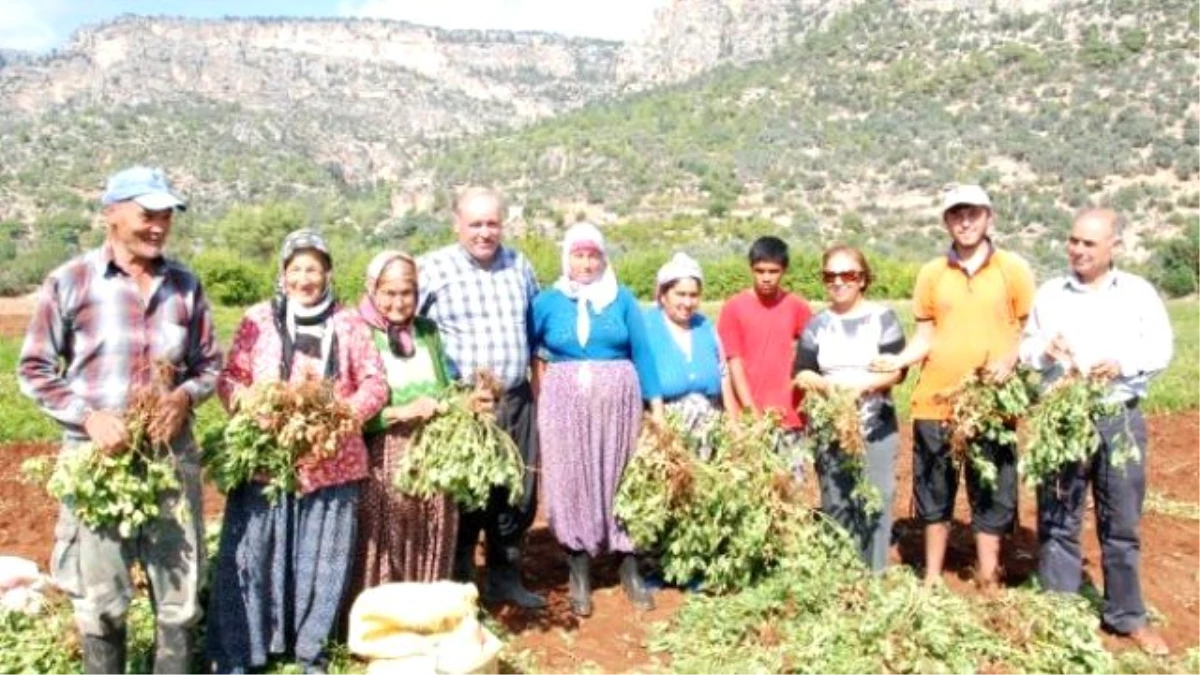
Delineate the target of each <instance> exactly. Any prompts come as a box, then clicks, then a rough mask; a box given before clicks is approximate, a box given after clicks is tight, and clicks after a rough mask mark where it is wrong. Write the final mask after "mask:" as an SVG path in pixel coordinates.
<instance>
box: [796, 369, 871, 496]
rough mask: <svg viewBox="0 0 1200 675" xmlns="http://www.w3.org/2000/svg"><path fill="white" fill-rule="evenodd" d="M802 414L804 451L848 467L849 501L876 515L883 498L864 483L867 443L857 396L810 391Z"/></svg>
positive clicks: (837, 390) (839, 390)
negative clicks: (851, 482) (850, 480)
mask: <svg viewBox="0 0 1200 675" xmlns="http://www.w3.org/2000/svg"><path fill="white" fill-rule="evenodd" d="M804 413H805V415H806V416H807V417H808V426H807V428H806V437H805V449H806V452H807V453H808V454H810V455H812V456H813V458H814V459H815V457H816V455H817V454H819V453H827V454H828V455H829V459H830V460H831V461H834V462H839V463H841V464H842V465H843V466H845V467H847V468H848V469H849V471H850V472H851V474H852V475H853V476H854V489H853V490H852V491H851V493H850V496H851V498H853V499H854V500H855V501H857V502H858V503H859V504H860V505H861V506H862V508H863V510H865V511H867V512H868V513H878V512H879V511H880V510H881V509H882V508H883V495H882V494H880V492H879V489H878V488H876V487H875V486H874V485H871V483H870V481H869V480H867V441H866V436H865V435H864V433H863V425H862V416H861V415H860V414H859V409H858V394H857V393H856V392H855V391H854V390H852V389H847V388H844V387H832V388H830V389H828V390H825V391H818V390H809V391H808V392H807V393H806V394H805V397H804Z"/></svg>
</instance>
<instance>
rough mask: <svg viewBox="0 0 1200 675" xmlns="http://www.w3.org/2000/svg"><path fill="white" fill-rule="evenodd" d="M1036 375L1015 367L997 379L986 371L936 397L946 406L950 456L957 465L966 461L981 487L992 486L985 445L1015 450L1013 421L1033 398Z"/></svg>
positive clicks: (991, 464)
mask: <svg viewBox="0 0 1200 675" xmlns="http://www.w3.org/2000/svg"><path fill="white" fill-rule="evenodd" d="M1037 383H1038V376H1037V374H1036V373H1035V372H1034V371H1033V370H1031V369H1028V368H1025V367H1024V366H1019V367H1017V368H1016V369H1015V370H1013V371H1012V372H1011V373H1010V374H1009V375H1008V376H1007V377H1005V378H1003V379H1000V380H997V379H996V378H995V377H993V376H992V374H991V373H990V372H989V371H988V370H987V369H986V368H982V367H980V368H977V369H975V370H974V371H972V372H971V373H970V374H968V375H967V376H966V377H965V378H963V381H962V382H961V383H960V384H959V386H958V387H957V388H956V389H954V391H952V392H950V393H948V394H944V395H941V396H939V397H938V398H939V399H940V400H943V401H947V402H949V403H950V406H951V408H950V419H949V420H948V422H947V426H948V427H949V432H950V453H951V455H952V456H953V457H954V460H955V462H956V463H957V464H958V465H960V466H961V465H962V464H963V463H964V462H970V463H971V466H972V467H973V468H974V469H975V471H976V472H978V474H979V479H980V482H981V483H983V485H985V486H989V487H990V486H995V484H996V477H997V471H998V469H997V467H996V463H995V460H994V459H993V458H991V457H989V456H988V452H987V448H988V446H989V445H994V446H1006V447H1008V448H1010V449H1011V450H1012V451H1013V452H1014V453H1015V452H1016V451H1017V419H1019V418H1020V417H1021V416H1022V415H1024V414H1026V413H1027V412H1028V410H1029V407H1030V406H1031V405H1032V404H1033V402H1034V400H1035V399H1036V396H1037Z"/></svg>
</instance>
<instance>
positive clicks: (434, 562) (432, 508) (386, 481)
mask: <svg viewBox="0 0 1200 675" xmlns="http://www.w3.org/2000/svg"><path fill="white" fill-rule="evenodd" d="M411 438H412V437H411V435H410V432H409V430H407V429H404V428H400V427H393V428H392V429H391V430H389V431H388V432H386V433H381V434H372V435H370V436H367V455H368V457H369V460H370V465H371V466H370V471H371V473H370V475H369V476H368V477H367V479H366V480H365V481H363V482H362V483H361V485H362V496H361V497H360V498H359V501H358V544H357V546H356V547H355V555H354V574H353V576H352V581H351V583H350V593H349V594H348V596H347V605H349V603H350V602H353V600H354V598H355V596H357V595H358V593H359V592H361V591H362V590H363V589H367V588H372V587H374V586H378V585H380V584H386V583H389V582H393V581H438V580H441V579H449V578H450V568H451V565H452V564H453V562H454V542H455V539H456V537H457V536H458V508H457V507H456V506H455V504H454V501H453V500H452V499H451V498H450V497H448V496H446V495H437V496H434V497H430V498H429V499H417V498H415V497H409V496H407V495H405V494H403V493H401V492H400V491H399V490H397V489H396V488H395V487H393V485H392V476H393V474H394V473H395V471H396V465H397V464H399V463H400V458H401V457H403V456H404V452H405V450H406V449H407V448H408V444H409V442H410V440H411Z"/></svg>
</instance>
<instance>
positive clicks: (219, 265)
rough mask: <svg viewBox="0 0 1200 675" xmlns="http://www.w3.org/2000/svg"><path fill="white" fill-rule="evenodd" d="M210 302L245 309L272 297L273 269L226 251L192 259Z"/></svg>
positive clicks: (218, 251) (205, 254)
mask: <svg viewBox="0 0 1200 675" xmlns="http://www.w3.org/2000/svg"><path fill="white" fill-rule="evenodd" d="M191 267H192V270H193V271H194V272H195V273H196V276H198V277H200V281H201V283H203V284H204V290H205V292H206V293H207V294H208V298H209V301H210V302H213V303H216V304H219V305H235V306H239V307H244V306H246V305H252V304H254V303H256V302H258V301H260V300H265V299H266V298H268V297H270V295H271V291H272V287H273V285H274V279H275V275H274V269H273V268H272V267H271V265H270V264H268V263H261V262H255V261H252V260H247V259H246V258H244V257H241V256H239V255H238V254H237V253H234V252H232V251H226V250H214V251H205V252H203V253H200V254H199V255H197V256H195V257H194V258H192V260H191Z"/></svg>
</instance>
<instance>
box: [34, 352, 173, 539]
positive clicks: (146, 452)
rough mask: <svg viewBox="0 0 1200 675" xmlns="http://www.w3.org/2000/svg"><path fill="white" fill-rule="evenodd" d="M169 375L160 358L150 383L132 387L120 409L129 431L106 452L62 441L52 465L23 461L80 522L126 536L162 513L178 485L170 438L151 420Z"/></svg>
mask: <svg viewBox="0 0 1200 675" xmlns="http://www.w3.org/2000/svg"><path fill="white" fill-rule="evenodd" d="M173 379H174V366H172V365H171V364H169V363H165V362H160V363H157V364H155V366H154V373H153V375H152V376H151V381H150V383H149V384H146V385H142V386H139V387H137V388H135V389H134V390H133V393H132V395H131V396H130V399H129V405H128V407H127V408H126V410H125V412H124V415H123V418H124V420H125V426H126V432H127V433H128V435H129V440H128V441H127V443H126V444H125V445H124V446H123V447H120V448H115V449H113V450H112V451H108V452H106V451H104V450H102V449H101V448H99V447H97V446H96V445H94V444H92V443H79V444H75V445H71V446H66V447H64V448H63V450H62V451H61V452H60V453H59V456H58V458H57V461H56V462H54V467H53V469H51V468H50V467H51V459H50V458H49V457H35V458H30V459H28V460H26V461H25V462H23V463H22V466H21V469H22V472H23V473H24V474H25V476H26V478H27V479H29V480H31V481H34V482H41V483H44V484H45V485H46V489H47V491H48V492H49V493H50V495H51V496H53V497H54V498H55V499H58V500H59V501H61V502H62V503H63V504H65V505H66V506H67V507H68V508H70V509H71V511H72V512H73V513H74V514H75V517H76V518H78V519H79V522H80V523H82V524H83V525H84V526H86V527H89V528H92V529H104V528H116V530H117V532H118V533H119V534H120V535H121V536H122V537H129V536H130V535H132V534H133V531H134V529H135V528H138V527H141V526H142V525H145V524H146V523H149V522H150V521H152V520H154V519H155V518H158V517H159V516H160V515H162V514H161V509H160V504H161V503H162V502H163V500H164V499H165V498H166V497H167V495H168V494H169V493H170V492H177V491H178V490H179V489H180V484H179V476H178V460H177V459H176V457H175V455H174V453H173V451H172V449H171V445H170V442H169V441H170V439H169V438H166V437H165V436H164V435H163V434H164V433H165V432H163V431H159V430H157V429H155V428H154V426H153V424H152V423H153V420H154V418H155V416H156V414H157V412H158V409H159V408H160V407H161V406H162V405H164V404H163V402H162V398H163V397H164V396H165V395H166V393H167V392H168V391H170V389H171V387H172V385H173ZM177 506H178V509H177V510H176V513H174V514H172V515H173V516H174V517H175V518H177V519H181V520H182V519H183V518H185V517H186V515H187V512H186V511H185V510H184V503H183V502H182V501H179V502H177Z"/></svg>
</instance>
